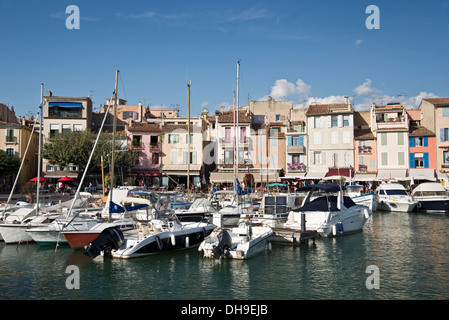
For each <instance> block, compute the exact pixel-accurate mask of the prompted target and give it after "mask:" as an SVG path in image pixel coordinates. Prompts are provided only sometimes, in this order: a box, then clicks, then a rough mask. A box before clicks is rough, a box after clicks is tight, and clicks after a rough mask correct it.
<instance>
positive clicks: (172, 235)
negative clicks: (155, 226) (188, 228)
mask: <svg viewBox="0 0 449 320" xmlns="http://www.w3.org/2000/svg"><path fill="white" fill-rule="evenodd" d="M170 240H171V245H172V246H173V247H174V246H176V238H175V235H174V234H173V233H172V234H171V235H170Z"/></svg>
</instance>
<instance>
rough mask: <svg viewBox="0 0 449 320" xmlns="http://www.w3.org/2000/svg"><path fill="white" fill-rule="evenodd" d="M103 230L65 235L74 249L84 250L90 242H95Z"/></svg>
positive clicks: (67, 232) (64, 233)
mask: <svg viewBox="0 0 449 320" xmlns="http://www.w3.org/2000/svg"><path fill="white" fill-rule="evenodd" d="M101 231H103V230H94V231H89V230H86V231H74V232H71V231H66V232H63V235H64V237H65V239H66V241H67V243H68V244H69V245H70V247H71V248H72V249H83V248H84V247H85V246H86V245H88V244H89V243H90V242H92V241H94V240H95V239H96V238H97V237H98V236H99V234H100V233H101Z"/></svg>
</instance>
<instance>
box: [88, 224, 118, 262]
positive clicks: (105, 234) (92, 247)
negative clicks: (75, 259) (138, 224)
mask: <svg viewBox="0 0 449 320" xmlns="http://www.w3.org/2000/svg"><path fill="white" fill-rule="evenodd" d="M124 242H125V237H124V236H123V232H122V231H121V230H120V228H118V227H111V228H107V229H104V230H103V231H102V232H101V233H100V234H99V236H98V237H97V238H96V239H95V240H94V241H92V242H91V243H89V244H88V245H87V246H86V247H85V250H86V251H85V252H84V254H85V255H86V256H89V257H92V258H95V257H96V256H98V255H99V254H100V253H101V252H102V251H103V254H104V256H105V257H110V256H111V252H112V250H117V249H118V248H120V247H121V246H122V244H123V243H124Z"/></svg>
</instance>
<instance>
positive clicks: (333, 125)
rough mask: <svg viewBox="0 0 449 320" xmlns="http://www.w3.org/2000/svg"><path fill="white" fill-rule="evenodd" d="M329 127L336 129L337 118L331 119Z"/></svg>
mask: <svg viewBox="0 0 449 320" xmlns="http://www.w3.org/2000/svg"><path fill="white" fill-rule="evenodd" d="M331 127H332V128H335V127H338V116H332V117H331Z"/></svg>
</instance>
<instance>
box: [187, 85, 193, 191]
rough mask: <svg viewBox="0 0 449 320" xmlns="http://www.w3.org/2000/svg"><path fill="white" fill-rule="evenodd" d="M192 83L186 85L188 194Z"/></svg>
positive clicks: (188, 187) (188, 185) (188, 188)
mask: <svg viewBox="0 0 449 320" xmlns="http://www.w3.org/2000/svg"><path fill="white" fill-rule="evenodd" d="M191 85H192V81H190V80H189V82H188V83H187V114H188V115H187V117H188V119H187V141H188V143H187V146H188V147H187V192H188V193H190V191H189V190H190V86H191Z"/></svg>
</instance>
